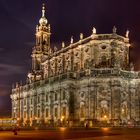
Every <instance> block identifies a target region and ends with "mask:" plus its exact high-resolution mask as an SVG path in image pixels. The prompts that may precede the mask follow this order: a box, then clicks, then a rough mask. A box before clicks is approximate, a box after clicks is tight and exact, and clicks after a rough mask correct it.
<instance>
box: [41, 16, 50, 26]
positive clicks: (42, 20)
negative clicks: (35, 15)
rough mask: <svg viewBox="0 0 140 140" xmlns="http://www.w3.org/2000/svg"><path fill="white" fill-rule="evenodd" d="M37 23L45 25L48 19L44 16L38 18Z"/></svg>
mask: <svg viewBox="0 0 140 140" xmlns="http://www.w3.org/2000/svg"><path fill="white" fill-rule="evenodd" d="M39 23H40V25H43V26H44V25H47V23H48V20H47V19H46V18H45V17H42V18H41V19H40V20H39Z"/></svg>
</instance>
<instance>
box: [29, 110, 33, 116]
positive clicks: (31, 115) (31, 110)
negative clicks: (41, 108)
mask: <svg viewBox="0 0 140 140" xmlns="http://www.w3.org/2000/svg"><path fill="white" fill-rule="evenodd" d="M30 117H31V118H32V117H33V111H32V110H31V114H30Z"/></svg>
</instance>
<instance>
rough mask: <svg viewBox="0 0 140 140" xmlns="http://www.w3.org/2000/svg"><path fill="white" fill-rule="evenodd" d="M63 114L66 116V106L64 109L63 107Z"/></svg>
mask: <svg viewBox="0 0 140 140" xmlns="http://www.w3.org/2000/svg"><path fill="white" fill-rule="evenodd" d="M62 115H63V116H66V107H63V109H62Z"/></svg>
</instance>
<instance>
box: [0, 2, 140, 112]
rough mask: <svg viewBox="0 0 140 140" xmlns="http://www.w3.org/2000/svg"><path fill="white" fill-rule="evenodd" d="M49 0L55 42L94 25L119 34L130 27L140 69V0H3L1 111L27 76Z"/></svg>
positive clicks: (134, 58) (0, 7)
mask: <svg viewBox="0 0 140 140" xmlns="http://www.w3.org/2000/svg"><path fill="white" fill-rule="evenodd" d="M43 2H45V3H46V7H47V14H46V15H47V19H48V21H49V23H50V24H51V28H52V38H51V41H52V44H59V43H60V42H62V41H63V40H64V41H66V42H69V40H70V37H71V36H74V38H75V40H77V39H78V38H79V34H80V33H81V32H83V33H84V35H85V36H88V35H90V34H91V32H92V27H93V26H94V27H96V29H97V33H111V32H112V27H113V26H114V25H116V27H117V28H118V34H121V35H125V31H126V29H129V30H130V40H131V43H132V45H133V46H134V47H133V49H132V50H131V61H133V62H134V63H135V67H136V70H138V69H140V63H139V60H140V56H139V52H140V10H139V9H140V1H139V0H46V1H45V0H42V1H41V0H0V114H3V113H4V112H7V111H8V110H10V108H11V104H10V94H11V85H12V83H15V82H16V81H20V80H23V81H25V80H26V74H27V72H28V71H29V70H30V67H31V61H30V55H31V51H32V47H33V45H34V42H35V27H36V24H38V21H39V18H40V17H41V7H42V3H43Z"/></svg>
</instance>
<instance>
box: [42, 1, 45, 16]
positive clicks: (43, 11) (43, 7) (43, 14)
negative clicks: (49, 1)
mask: <svg viewBox="0 0 140 140" xmlns="http://www.w3.org/2000/svg"><path fill="white" fill-rule="evenodd" d="M42 17H45V3H43V4H42Z"/></svg>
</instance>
